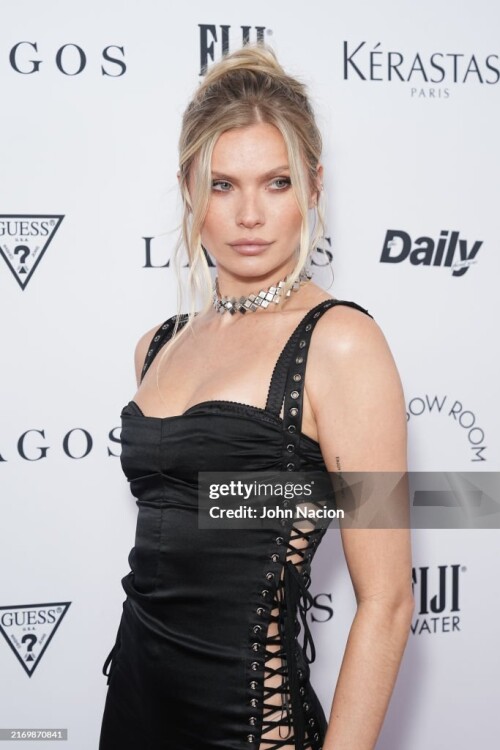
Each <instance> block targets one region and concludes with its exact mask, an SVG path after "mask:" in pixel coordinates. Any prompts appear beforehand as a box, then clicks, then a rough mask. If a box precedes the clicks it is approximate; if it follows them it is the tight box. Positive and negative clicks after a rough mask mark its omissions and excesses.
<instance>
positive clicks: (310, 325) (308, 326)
mask: <svg viewBox="0 0 500 750" xmlns="http://www.w3.org/2000/svg"><path fill="white" fill-rule="evenodd" d="M311 328H312V324H311V323H308V324H307V325H306V331H310V330H311Z"/></svg>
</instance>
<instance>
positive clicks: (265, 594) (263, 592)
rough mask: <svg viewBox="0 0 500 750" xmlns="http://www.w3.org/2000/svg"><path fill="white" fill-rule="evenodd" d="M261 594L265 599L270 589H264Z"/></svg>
mask: <svg viewBox="0 0 500 750" xmlns="http://www.w3.org/2000/svg"><path fill="white" fill-rule="evenodd" d="M260 593H261V596H262V597H263V598H264V599H265V598H266V596H268V595H269V589H262V591H261V592H260Z"/></svg>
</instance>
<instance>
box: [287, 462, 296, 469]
mask: <svg viewBox="0 0 500 750" xmlns="http://www.w3.org/2000/svg"><path fill="white" fill-rule="evenodd" d="M286 469H287V471H293V470H294V469H295V464H292V463H289V464H287V465H286Z"/></svg>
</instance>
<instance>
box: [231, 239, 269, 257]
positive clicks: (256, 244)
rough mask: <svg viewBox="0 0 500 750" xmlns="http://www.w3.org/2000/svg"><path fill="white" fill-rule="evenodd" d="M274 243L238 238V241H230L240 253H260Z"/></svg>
mask: <svg viewBox="0 0 500 750" xmlns="http://www.w3.org/2000/svg"><path fill="white" fill-rule="evenodd" d="M271 244H272V243H271V242H265V241H264V240H252V239H248V240H247V239H245V240H238V241H237V242H232V243H230V245H231V247H232V248H233V249H234V250H236V252H237V253H240V255H258V254H259V253H262V252H264V250H265V249H266V248H268V247H269V246H270V245H271Z"/></svg>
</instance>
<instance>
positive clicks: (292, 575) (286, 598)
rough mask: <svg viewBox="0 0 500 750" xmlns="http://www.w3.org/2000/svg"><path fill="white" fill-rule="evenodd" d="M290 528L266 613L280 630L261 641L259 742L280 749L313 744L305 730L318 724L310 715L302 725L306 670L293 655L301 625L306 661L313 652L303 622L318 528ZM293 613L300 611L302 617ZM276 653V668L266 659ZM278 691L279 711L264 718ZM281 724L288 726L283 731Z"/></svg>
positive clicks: (304, 748) (270, 749)
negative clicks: (276, 680) (271, 609)
mask: <svg viewBox="0 0 500 750" xmlns="http://www.w3.org/2000/svg"><path fill="white" fill-rule="evenodd" d="M292 531H293V532H295V536H294V537H293V538H292V537H291V539H290V541H288V542H286V545H287V548H288V549H287V555H286V557H287V559H286V560H285V562H284V566H283V577H282V578H281V579H280V581H279V583H278V586H277V589H276V595H275V599H274V605H275V607H276V608H277V614H271V615H270V617H269V619H270V621H271V622H275V623H276V624H277V626H278V633H277V634H275V635H270V636H269V635H268V636H267V638H266V641H265V661H264V664H265V666H264V670H265V679H264V700H263V721H262V732H261V745H263V746H265V747H266V750H278V749H279V748H283V747H284V746H285V745H293V747H294V748H295V750H311V749H312V745H311V744H310V743H309V742H308V740H309V739H312V737H310V735H309V734H308V733H309V731H311V733H315V731H316V729H317V728H316V727H315V726H314V724H315V720H314V718H313V717H311V718H310V719H309V720H308V725H309V726H306V723H305V722H306V720H305V715H306V714H307V712H308V711H309V709H310V706H309V705H308V703H307V699H304V697H303V696H304V694H305V689H304V687H302V686H301V680H302V679H303V678H305V679H304V680H303V681H304V682H305V681H306V679H307V678H308V677H309V674H308V673H307V674H304V672H303V669H302V668H301V665H300V664H299V663H298V660H297V656H298V655H299V652H298V648H299V644H298V640H297V636H298V635H299V634H300V632H301V630H302V632H303V643H302V652H303V655H304V659H305V662H306V664H307V665H308V664H311V663H312V662H313V661H314V660H315V658H316V649H315V647H314V641H313V638H312V635H311V631H310V629H309V626H308V624H307V612H308V611H309V609H310V608H311V607H312V606H313V604H314V599H313V597H312V595H311V593H310V591H309V590H308V587H309V585H310V575H309V570H310V564H309V560H310V557H311V552H310V549H311V546H315V545H316V543H317V541H318V540H317V539H315V540H314V541H312V537H314V536H315V535H318V530H317V529H314V530H312V531H309V532H305V531H302V530H300V529H298V528H296V527H293V529H292ZM298 538H301V539H303V540H305V541H306V545H305V546H304V547H302V548H297V547H296V546H294V544H293V541H296V540H297V539H298ZM290 553H293V555H300V557H301V558H302V563H299V564H300V565H301V571H300V572H299V570H298V569H297V564H296V563H294V562H292V561H291V560H290V559H288V558H289V557H290V556H291V555H290ZM296 614H297V615H299V617H300V622H299V620H298V619H297V617H296ZM271 644H272V645H276V646H279V649H277V650H275V651H272V650H269V649H268V648H267V646H269V645H271ZM276 657H278V658H279V659H280V660H281V666H280V667H278V668H276V669H275V668H273V667H271V666H270V665H269V664H268V663H267V662H268V661H269V660H270V659H272V658H276ZM306 669H307V667H306ZM307 671H308V670H307ZM277 674H279V675H280V676H281V682H280V684H279V685H278V686H277V687H270V686H269V685H268V684H266V682H267V681H268V680H269V678H270V677H273V676H274V675H277ZM276 693H280V694H281V715H280V717H279V719H269V718H267V717H268V716H269V715H271V714H273V713H276V709H277V705H276V704H275V703H271V702H269V699H270V698H271V697H272V696H274V695H275V694H276ZM290 702H291V705H290ZM276 727H279V730H278V731H279V734H280V739H276V738H275V737H273V738H268V739H266V735H267V734H269V733H270V732H271V730H273V729H275V728H276ZM282 728H286V729H287V731H286V734H285V735H284V736H283V734H282ZM313 736H314V735H313ZM314 739H315V740H318V739H319V735H318V734H316V736H315V737H314ZM316 747H317V746H316Z"/></svg>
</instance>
